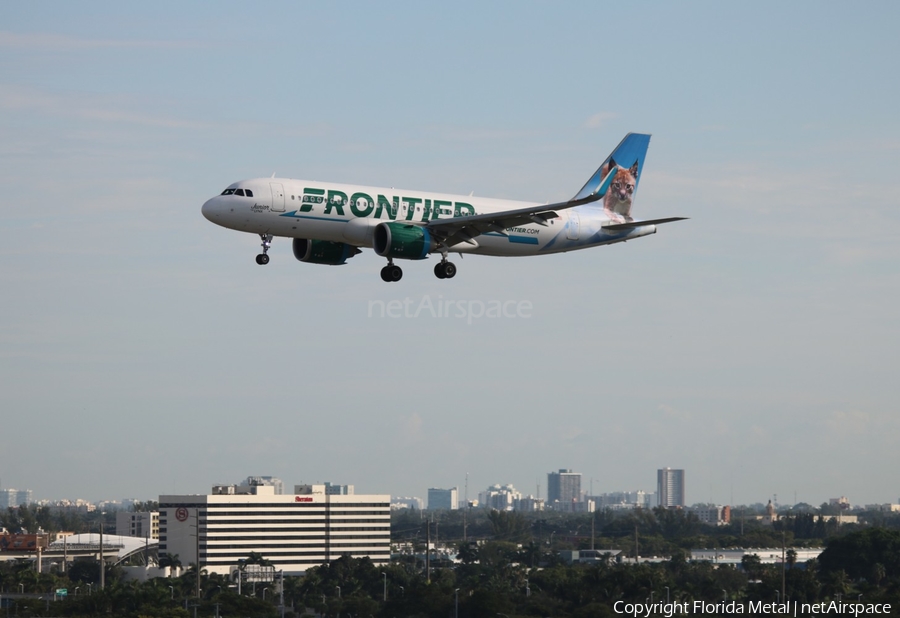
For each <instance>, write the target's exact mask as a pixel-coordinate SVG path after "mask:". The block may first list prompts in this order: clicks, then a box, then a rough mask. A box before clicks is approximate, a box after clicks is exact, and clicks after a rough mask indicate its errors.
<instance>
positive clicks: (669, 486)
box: [656, 468, 685, 508]
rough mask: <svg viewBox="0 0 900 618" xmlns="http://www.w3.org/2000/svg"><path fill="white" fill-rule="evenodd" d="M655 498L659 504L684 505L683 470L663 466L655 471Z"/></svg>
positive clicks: (667, 506)
mask: <svg viewBox="0 0 900 618" xmlns="http://www.w3.org/2000/svg"><path fill="white" fill-rule="evenodd" d="M656 499H657V503H658V504H659V506H663V507H666V508H669V507H672V506H680V507H683V506H685V503H684V470H673V469H672V468H663V469H661V470H657V471H656Z"/></svg>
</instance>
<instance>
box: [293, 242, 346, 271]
mask: <svg viewBox="0 0 900 618" xmlns="http://www.w3.org/2000/svg"><path fill="white" fill-rule="evenodd" d="M292 248H293V250H294V257H295V258H297V259H298V260H300V261H301V262H306V263H308V264H328V265H329V266H340V265H341V264H343V263H345V262H346V261H347V260H348V259H350V258H352V257H353V256H354V255H356V254H357V253H360V250H359V248H358V247H354V246H353V245H348V244H347V243H344V242H331V241H330V240H308V239H306V238H295V239H294V242H293V245H292Z"/></svg>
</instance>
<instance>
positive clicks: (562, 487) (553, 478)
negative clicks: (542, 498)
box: [547, 469, 581, 509]
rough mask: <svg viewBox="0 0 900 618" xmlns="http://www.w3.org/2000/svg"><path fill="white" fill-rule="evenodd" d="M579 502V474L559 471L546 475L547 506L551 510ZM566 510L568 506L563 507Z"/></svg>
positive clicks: (564, 470)
mask: <svg viewBox="0 0 900 618" xmlns="http://www.w3.org/2000/svg"><path fill="white" fill-rule="evenodd" d="M580 500H581V472H572V471H571V470H566V469H560V471H559V472H550V473H549V474H547V504H548V505H549V506H550V507H551V508H557V506H558V505H568V504H570V503H572V502H578V501H580ZM564 508H566V509H568V506H566V507H564Z"/></svg>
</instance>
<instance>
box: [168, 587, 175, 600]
mask: <svg viewBox="0 0 900 618" xmlns="http://www.w3.org/2000/svg"><path fill="white" fill-rule="evenodd" d="M169 600H170V601H174V600H175V586H169Z"/></svg>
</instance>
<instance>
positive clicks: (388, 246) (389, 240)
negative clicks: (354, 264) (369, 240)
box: [373, 222, 436, 260]
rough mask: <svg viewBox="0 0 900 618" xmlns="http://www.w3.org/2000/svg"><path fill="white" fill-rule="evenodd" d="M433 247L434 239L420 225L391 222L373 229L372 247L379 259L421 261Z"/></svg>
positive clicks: (380, 224)
mask: <svg viewBox="0 0 900 618" xmlns="http://www.w3.org/2000/svg"><path fill="white" fill-rule="evenodd" d="M435 245H436V243H435V242H434V238H433V237H432V236H431V234H430V233H429V232H428V230H427V229H426V228H424V227H422V226H421V225H410V224H408V223H398V222H391V223H379V224H378V226H377V227H376V228H375V237H374V239H373V246H374V248H375V253H377V254H378V255H380V256H381V257H386V258H404V259H407V260H423V259H425V258H426V257H428V253H429V252H430V251H431V250H433V249H434V247H435Z"/></svg>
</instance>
